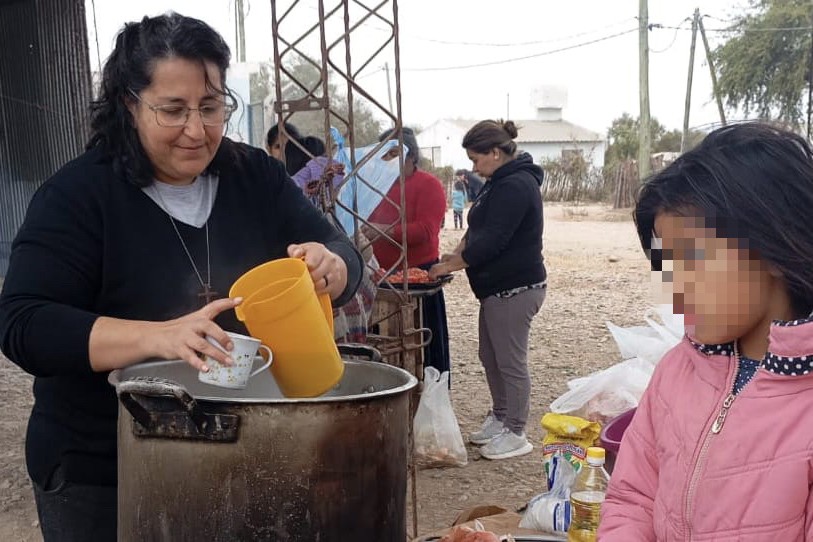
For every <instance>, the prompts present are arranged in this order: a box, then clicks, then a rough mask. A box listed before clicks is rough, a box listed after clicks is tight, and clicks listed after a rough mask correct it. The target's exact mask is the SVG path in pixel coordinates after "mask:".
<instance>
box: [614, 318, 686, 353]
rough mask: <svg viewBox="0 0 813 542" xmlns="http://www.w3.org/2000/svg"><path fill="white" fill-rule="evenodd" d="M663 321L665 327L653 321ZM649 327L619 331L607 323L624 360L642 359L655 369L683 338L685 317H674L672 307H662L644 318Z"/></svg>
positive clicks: (635, 327) (628, 328) (619, 329)
mask: <svg viewBox="0 0 813 542" xmlns="http://www.w3.org/2000/svg"><path fill="white" fill-rule="evenodd" d="M656 316H657V317H658V318H660V320H661V321H662V322H663V324H661V323H658V322H657V321H656V320H655V318H654V317H656ZM644 321H646V323H647V325H646V326H634V327H626V328H622V327H618V326H616V325H614V324H612V323H611V322H607V328H608V329H609V330H610V333H611V334H612V336H613V339H615V343H616V345H617V346H618V350H619V352H620V353H621V359H630V358H636V357H637V358H641V359H643V360H646V361H648V362H650V363H652V364H653V365H655V364H657V363H658V362H659V361H660V360H661V358H662V357H663V356H664V354H666V352H668V351H669V350H671V349H672V348H673V347H674V346H675V345H676V344H677V343H679V342H680V340H681V338H682V337H683V317H682V316H681V315H674V314H672V306H671V305H660V306H658V307H657V308H654V309H649V310H648V311H647V312H646V313H645V314H644Z"/></svg>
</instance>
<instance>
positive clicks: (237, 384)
mask: <svg viewBox="0 0 813 542" xmlns="http://www.w3.org/2000/svg"><path fill="white" fill-rule="evenodd" d="M226 334H227V335H228V336H229V338H230V339H231V341H232V343H234V349H233V350H232V351H231V352H230V353H229V355H230V356H231V359H233V360H234V364H233V365H231V366H228V365H221V364H220V362H219V361H217V360H215V359H212V358H211V357H209V356H206V359H205V362H206V365H207V366H208V367H209V371H208V372H203V371H200V372H199V373H198V380H200V381H201V382H203V383H204V384H211V385H213V386H220V387H221V388H232V389H237V390H241V389H243V388H245V387H246V386H248V380H249V378H251V377H252V376H256V375H258V374H260V373H261V372H263V371H264V370H266V369H268V367H269V366H270V365H271V362H272V361H273V359H274V356H273V354H272V353H271V349H270V348H268V347H267V346H265V345H264V344H262V342H261V341H260V339H255V338H254V337H248V336H246V335H240V334H239V333H232V332H231V331H227V332H226ZM206 340H207V341H209V343H210V344H211V345H212V346H214V347H216V348H217V349H219V350H223V351H224V352H226V350H225V349H224V348H223V347H222V346H220V343H218V342H217V341H216V340H215V339H213V338H212V337H208V336H207V337H206ZM259 350H264V351H265V353H266V354H268V361H266V362H265V363H264V364H263V365H262V367H260V368H259V369H257V370H255V371H252V370H251V369H252V367H254V362H255V361H256V360H259V361H260V362H262V361H264V360H263V358H262V356H258V355H257V352H258V351H259Z"/></svg>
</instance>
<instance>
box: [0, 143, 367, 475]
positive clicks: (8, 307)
mask: <svg viewBox="0 0 813 542" xmlns="http://www.w3.org/2000/svg"><path fill="white" fill-rule="evenodd" d="M214 164H217V170H218V171H217V172H218V174H219V179H220V181H219V183H218V190H217V196H216V198H215V201H214V206H213V208H212V211H211V215H210V217H209V221H208V224H209V240H210V241H209V242H210V247H211V273H212V277H211V282H212V286H213V288H214V290H215V291H217V292H219V294H220V297H225V296H226V295H227V294H228V291H229V288H230V286H231V284H232V283H233V282H234V281H235V280H236V279H237V278H238V277H239V276H240V275H241V274H242V273H244V272H245V271H247V270H248V269H250V268H251V267H254V266H256V265H259V264H261V263H263V262H266V261H268V260H272V259H276V258H280V257H285V256H286V255H287V253H286V248H287V246H288V245H289V244H291V243H301V242H305V241H319V242H322V243H324V244H325V245H326V246H327V247H328V248H329V249H330V250H332V251H333V252H335V253H337V254H338V255H339V256H340V257H342V259H343V260H344V261H345V263H346V264H347V270H348V286H347V288H346V290H345V292H343V294H342V296H341V298H340V299H339V300H337V303H336V304H337V305H340V304H341V303H343V302H345V301H346V300H348V299H349V298H350V297H352V296H353V294H354V293H355V291H356V289H357V288H358V285H359V283H360V281H361V273H362V269H363V268H362V265H363V264H362V260H361V257H360V256H359V254H358V252H357V251H356V250H355V249H354V248H353V246H352V244H351V243H350V240H349V239H348V238H347V237H346V236H345V235H344V234H342V233H340V232H339V231H337V230H336V229H335V228H334V227H333V226H331V224H330V223H329V222H328V221H327V220H326V219H325V218H324V217H323V216H322V214H321V213H320V212H319V211H318V210H317V209H316V208H315V207H314V206H313V205H312V204H311V203H310V202H308V200H307V199H306V198H305V197H304V196H303V194H302V191H301V190H300V189H299V188H297V186H296V185H295V184H294V183H293V182H292V181H291V180H290V179H289V178H288V176H287V175H286V173H285V169H284V168H283V166H282V164H280V163H279V162H277V161H276V160H273V159H271V158H269V157H268V156H267V155H266V154H265V152H263V151H261V150H258V149H253V148H250V147H248V146H245V145H241V144H237V143H234V142H231V141H229V140H227V139H224V140H223V142H222V143H221V146H220V149H219V150H218V153H217V156H216V157H215V160H214V161H213V165H214ZM177 226H178V228H179V230H180V233H181V235H182V236H183V238H184V240H185V242H186V244H187V246H188V247H189V250H190V252H191V254H192V257H193V258H194V260H195V262H196V264H197V267H198V269H202V272H203V273H204V279H205V278H206V277H205V272H206V271H205V270H206V234H205V231H204V229H203V228H194V227H192V226H188V225H186V224H183V223H180V222H177ZM200 291H201V286H200V282H199V280H198V278H197V276H196V275H195V273H194V271H193V269H192V266H191V264H190V262H189V260H188V258H187V256H186V254H185V252H184V250H183V247H182V246H181V243H180V241H179V239H178V237H177V235H176V233H175V231H174V229H173V227H172V224H171V222H170V220H169V218H168V215H167V214H166V213H165V212H164V211H163V210H161V209H160V208H159V207H158V206H157V205H156V204H155V203H154V202H153V201H152V200H151V199H150V198H149V197H148V196H147V195H146V194H144V193H143V192H142V190H141V189H140V188H138V187H136V186H134V185H133V184H131V183H128V182H127V181H125V180H124V179H123V178H122V177H120V176H117V175H116V174H115V172H114V169H113V165H112V163H111V161H110V160H109V159H107V158H106V157H105V156H104V155H103V154H102V152H101V151H100V150H98V149H94V150H90V151H88V152H86V153H85V154H83V155H82V156H80V157H79V158H77V159H75V160H73V161H72V162H70V163H69V164H67V165H65V166H64V167H63V168H62V169H61V170H60V171H59V172H57V173H56V174H55V175H54V176H53V177H52V178H50V179H49V180H48V181H46V182H45V183H44V184H43V185H42V187H40V189H39V190H38V191H37V192H36V194H35V195H34V197H33V199H32V200H31V203H30V204H29V207H28V212H27V214H26V218H25V221H24V223H23V225H22V226H21V228H20V231H19V232H18V234H17V237H16V239H15V240H14V244H13V246H12V253H11V259H10V264H9V269H8V273H7V275H6V278H5V283H4V284H3V291H2V294H0V341H1V342H0V348H2V350H3V352H4V353H5V354H6V356H8V358H9V359H11V360H12V361H13V362H14V363H16V364H17V365H19V366H20V367H22V368H23V369H24V370H25V371H27V372H29V373H31V374H32V375H34V376H35V377H36V379H35V382H34V396H35V404H34V409H33V412H32V415H31V419H30V421H29V426H28V436H27V440H26V456H27V462H28V469H29V473H30V475H31V477H32V479H33V480H34V481H35V482H38V483H43V482H44V481H45V480H47V477H48V476H50V474H51V472H52V471H53V469H54V468H55V467H56V466H57V465H59V464H62V466H63V469H64V472H65V476H66V478H67V479H68V480H70V481H74V482H79V483H86V484H102V485H104V484H115V483H116V417H117V407H118V404H117V400H116V395H115V392H114V389H113V388H112V386H110V385H109V384H108V383H107V374H103V373H94V372H93V371H91V368H90V362H89V358H88V343H89V336H90V330H91V328H92V326H93V324H94V322H95V320H96V318H97V317H99V316H100V315H104V316H109V317H114V318H124V319H133V320H152V321H161V320H169V319H172V318H177V317H179V316H182V315H184V314H187V313H189V312H192V311H194V310H196V309H198V308H200V307H201V306H202V303H203V302H202V301H201V299H200V298H199V296H198V294H199V293H200ZM217 323H218V324H219V325H220V326H221V327H223V328H224V329H226V330H231V331H237V332H240V333H246V331H245V328H244V327H243V325H242V323H240V322H238V321H237V319H236V317H235V315H234V312H233V311H226V312H224V313H222V314H221V315H220V316H219V317H218V318H217Z"/></svg>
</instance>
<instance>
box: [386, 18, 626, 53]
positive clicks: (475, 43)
mask: <svg viewBox="0 0 813 542" xmlns="http://www.w3.org/2000/svg"><path fill="white" fill-rule="evenodd" d="M632 20H635V18H634V17H627V18H626V19H624V20H622V21H618V22H616V23H613V24H609V25H607V26H602V27H601V28H595V29H593V30H587V31H585V32H579V33H578V34H570V35H568V36H559V37H556V38H550V39H545V40H534V41H518V42H481V41H455V40H442V39H437V38H426V37H423V36H413V35H409V34H403V33H402V34H401V37H405V38H408V39H414V40H418V41H427V42H430V43H439V44H441V45H466V46H473V47H524V46H528V45H541V44H543V43H556V42H560V41H567V40H571V39H574V38H580V37H583V36H589V35H590V34H595V33H597V32H602V31H604V30H609V29H610V28H616V27H618V26H621V25H622V24H625V23H628V22H630V21H632ZM374 28H375V29H376V30H384V29H383V28H380V27H374ZM388 31H389V30H388Z"/></svg>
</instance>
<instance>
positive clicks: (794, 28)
mask: <svg viewBox="0 0 813 542" xmlns="http://www.w3.org/2000/svg"><path fill="white" fill-rule="evenodd" d="M653 26H654V25H653ZM658 28H667V29H671V30H691V29H690V28H684V27H678V26H663V25H658ZM811 30H813V27H811V26H786V27H776V28H740V27H736V26H731V27H728V28H707V29H706V32H723V33H725V32H810V31H811Z"/></svg>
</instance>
